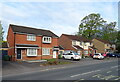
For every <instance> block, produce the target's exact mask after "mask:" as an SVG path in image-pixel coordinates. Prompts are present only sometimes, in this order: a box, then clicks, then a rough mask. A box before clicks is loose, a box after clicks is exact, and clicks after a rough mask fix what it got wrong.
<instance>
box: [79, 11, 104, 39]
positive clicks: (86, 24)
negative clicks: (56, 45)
mask: <svg viewBox="0 0 120 82" xmlns="http://www.w3.org/2000/svg"><path fill="white" fill-rule="evenodd" d="M105 23H106V21H104V20H103V18H101V17H100V14H95V13H92V14H90V15H88V16H85V17H84V18H83V19H82V20H81V24H80V25H79V32H78V35H82V36H84V37H86V38H92V37H95V36H99V34H100V29H101V27H103V26H104V24H105Z"/></svg>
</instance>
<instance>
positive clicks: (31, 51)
mask: <svg viewBox="0 0 120 82" xmlns="http://www.w3.org/2000/svg"><path fill="white" fill-rule="evenodd" d="M27 56H37V49H27Z"/></svg>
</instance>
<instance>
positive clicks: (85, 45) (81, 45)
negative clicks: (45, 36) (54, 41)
mask: <svg viewBox="0 0 120 82" xmlns="http://www.w3.org/2000/svg"><path fill="white" fill-rule="evenodd" d="M58 44H59V46H62V47H63V48H64V50H73V51H76V52H77V53H78V54H80V55H82V54H84V55H85V56H89V55H90V54H93V53H95V50H96V48H95V47H94V46H93V44H92V42H91V40H88V39H86V38H84V37H81V36H77V35H67V34H62V35H61V36H60V38H59V40H58Z"/></svg>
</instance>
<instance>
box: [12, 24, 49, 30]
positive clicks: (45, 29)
mask: <svg viewBox="0 0 120 82" xmlns="http://www.w3.org/2000/svg"><path fill="white" fill-rule="evenodd" d="M10 26H17V27H23V28H30V29H36V30H45V31H50V30H46V29H40V28H35V27H31V26H22V25H15V24H10Z"/></svg>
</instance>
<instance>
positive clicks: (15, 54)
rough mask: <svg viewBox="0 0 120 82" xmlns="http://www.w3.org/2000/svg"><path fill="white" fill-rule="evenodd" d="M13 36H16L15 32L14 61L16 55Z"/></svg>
mask: <svg viewBox="0 0 120 82" xmlns="http://www.w3.org/2000/svg"><path fill="white" fill-rule="evenodd" d="M15 36H16V33H14V61H15V55H16V53H15V52H16V51H15Z"/></svg>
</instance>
